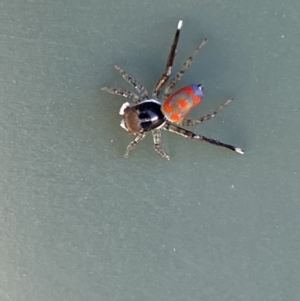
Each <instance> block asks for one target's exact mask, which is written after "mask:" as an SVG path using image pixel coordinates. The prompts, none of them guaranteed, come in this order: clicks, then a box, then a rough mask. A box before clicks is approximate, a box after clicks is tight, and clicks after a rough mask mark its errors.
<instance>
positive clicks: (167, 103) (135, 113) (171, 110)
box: [101, 20, 244, 160]
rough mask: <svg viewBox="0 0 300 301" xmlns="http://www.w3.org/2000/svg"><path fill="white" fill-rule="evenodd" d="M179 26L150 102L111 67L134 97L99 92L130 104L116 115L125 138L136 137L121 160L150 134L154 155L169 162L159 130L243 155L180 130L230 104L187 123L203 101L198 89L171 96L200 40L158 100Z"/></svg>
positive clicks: (126, 76)
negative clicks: (129, 135)
mask: <svg viewBox="0 0 300 301" xmlns="http://www.w3.org/2000/svg"><path fill="white" fill-rule="evenodd" d="M182 24H183V22H182V21H181V20H180V21H179V22H178V25H177V30H176V33H175V36H174V39H173V43H172V46H171V50H170V53H169V56H168V60H167V64H166V67H165V71H164V73H163V74H162V75H161V77H160V78H159V80H158V81H157V83H156V85H155V87H154V89H153V93H152V97H151V98H150V97H149V96H148V92H147V90H146V89H145V87H144V86H143V85H142V84H140V83H139V82H138V81H137V80H136V79H134V78H132V77H131V76H129V74H128V73H127V72H126V71H124V70H123V69H122V68H121V67H119V66H118V65H115V69H116V70H117V71H119V72H120V74H121V75H122V76H123V78H124V79H125V80H126V81H127V82H128V83H130V84H131V85H133V87H134V88H135V90H136V92H137V93H138V94H136V93H133V92H130V91H127V90H124V89H118V88H109V87H102V88H101V89H102V90H103V91H106V92H109V93H112V94H115V95H120V96H123V97H125V98H128V100H130V101H131V103H129V102H125V103H124V104H123V105H122V106H121V108H120V112H119V113H120V115H122V116H123V118H122V121H121V124H120V125H121V127H122V128H124V129H125V130H126V131H127V132H128V133H129V134H134V135H136V138H135V139H134V140H133V141H132V142H131V143H130V144H129V145H128V146H127V149H126V152H125V157H128V156H129V153H130V151H131V150H133V149H134V148H135V146H136V145H137V144H138V143H139V142H140V141H141V140H142V139H144V138H145V136H146V133H147V132H149V131H151V132H152V135H153V142H154V149H155V151H156V152H158V153H159V154H160V155H161V156H162V157H164V158H166V159H168V160H169V159H170V157H169V155H168V154H167V153H166V152H165V151H164V150H163V149H162V148H161V146H160V144H161V129H163V130H167V131H170V132H173V133H175V134H178V135H181V136H183V137H185V138H190V139H195V140H199V141H205V142H208V143H210V144H213V145H217V146H221V147H225V148H227V149H230V150H232V151H235V152H237V153H240V154H243V153H244V151H243V150H242V149H241V148H239V147H235V146H233V145H230V144H226V143H223V142H220V141H218V140H215V139H212V138H207V137H205V136H202V135H199V134H195V133H193V132H191V131H188V130H186V129H184V128H182V127H181V126H191V125H196V124H198V123H202V122H204V121H205V120H208V119H211V118H212V117H214V116H215V115H216V114H217V113H219V112H220V111H221V110H222V109H223V108H224V107H225V106H226V105H227V104H229V103H230V102H231V101H232V98H231V99H228V100H226V101H225V102H224V103H223V104H221V105H220V106H219V107H217V108H216V109H215V110H214V112H213V113H210V114H207V115H205V116H203V117H200V118H199V119H195V120H192V119H187V118H186V115H187V114H188V113H189V112H190V111H191V110H192V109H193V108H194V107H195V106H197V105H198V104H199V103H200V102H201V100H202V98H203V89H202V86H201V85H195V84H191V85H188V86H185V87H183V88H181V89H179V90H178V91H176V92H174V93H172V90H173V88H174V87H175V85H176V84H177V83H178V81H179V80H180V79H181V77H182V75H183V74H184V73H185V72H186V71H187V70H188V68H189V66H190V65H191V63H192V61H193V59H194V57H195V55H196V54H197V52H198V51H199V50H200V49H201V48H202V47H203V46H204V45H205V44H206V43H207V39H204V40H202V42H201V43H200V44H199V46H198V47H197V48H196V49H195V50H194V51H193V53H192V54H191V55H190V57H189V58H188V59H187V60H186V61H185V62H184V64H183V65H182V67H181V69H180V70H179V72H178V73H177V74H176V75H175V77H174V78H173V79H172V80H171V82H170V83H169V84H168V85H167V86H166V88H165V89H164V90H163V95H162V97H161V98H162V101H160V100H159V98H160V97H159V94H160V93H161V92H162V88H163V87H164V85H165V84H166V82H167V81H168V79H169V77H170V75H171V72H172V66H173V61H174V58H175V54H176V49H177V44H178V40H179V35H180V30H181V28H182Z"/></svg>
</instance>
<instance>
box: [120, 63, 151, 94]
mask: <svg viewBox="0 0 300 301" xmlns="http://www.w3.org/2000/svg"><path fill="white" fill-rule="evenodd" d="M114 67H115V69H116V70H117V71H119V72H120V73H121V75H122V76H123V78H124V79H125V80H126V81H127V82H128V83H130V84H131V85H133V86H134V88H135V90H136V91H137V92H138V93H139V94H140V95H141V96H142V98H143V99H149V98H148V92H147V90H146V88H145V87H144V86H143V85H142V84H140V83H139V82H138V81H137V80H136V79H134V78H132V77H131V76H130V75H129V74H128V73H127V72H126V71H124V70H123V69H122V68H121V67H120V66H118V65H115V66H114Z"/></svg>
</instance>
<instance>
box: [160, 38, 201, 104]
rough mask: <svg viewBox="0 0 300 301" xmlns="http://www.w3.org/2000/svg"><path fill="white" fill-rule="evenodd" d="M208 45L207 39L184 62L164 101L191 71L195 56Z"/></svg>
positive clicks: (166, 92) (168, 88)
mask: <svg viewBox="0 0 300 301" xmlns="http://www.w3.org/2000/svg"><path fill="white" fill-rule="evenodd" d="M206 43H207V39H204V40H202V42H201V43H200V45H199V46H198V47H197V48H196V49H195V50H194V52H193V53H192V54H191V56H190V57H189V58H188V59H187V60H186V61H185V62H184V64H183V65H182V67H181V69H180V70H179V71H178V73H177V74H176V75H175V77H174V78H173V80H172V81H171V82H170V83H169V85H168V86H167V87H166V89H165V92H164V96H163V99H165V98H167V97H168V96H169V95H170V94H171V93H172V90H173V88H174V87H175V85H176V84H177V83H178V82H179V80H180V79H181V77H182V76H183V74H184V73H185V72H186V71H187V70H188V69H189V67H190V65H191V63H192V62H193V60H194V57H195V55H196V54H197V53H198V51H199V50H200V49H201V48H202V47H203V46H204V45H205V44H206Z"/></svg>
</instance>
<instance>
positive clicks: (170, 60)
mask: <svg viewBox="0 0 300 301" xmlns="http://www.w3.org/2000/svg"><path fill="white" fill-rule="evenodd" d="M182 25H183V22H182V20H180V21H179V22H178V25H177V30H176V33H175V36H174V39H173V42H172V46H171V49H170V52H169V56H168V60H167V64H166V67H165V71H164V73H163V74H162V75H161V77H160V78H159V80H158V81H157V83H156V85H155V86H154V89H153V93H152V97H153V98H154V99H158V95H159V93H160V91H161V89H162V87H163V85H164V84H165V83H166V82H167V80H168V79H169V77H170V75H171V73H172V66H173V61H174V58H175V55H176V49H177V44H178V40H179V35H180V30H181V28H182Z"/></svg>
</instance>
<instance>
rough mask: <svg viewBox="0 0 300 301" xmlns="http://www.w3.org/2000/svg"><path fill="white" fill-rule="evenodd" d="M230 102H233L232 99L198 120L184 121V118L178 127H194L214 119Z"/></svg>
mask: <svg viewBox="0 0 300 301" xmlns="http://www.w3.org/2000/svg"><path fill="white" fill-rule="evenodd" d="M232 101H233V98H230V99H227V100H226V101H225V102H224V103H222V104H221V105H220V106H218V107H217V108H216V109H215V110H214V111H213V112H212V113H209V114H207V115H205V116H202V117H200V118H199V119H186V118H184V119H183V120H182V121H181V122H180V125H183V126H191V125H195V124H198V123H202V122H204V121H206V120H209V119H211V118H213V117H215V116H216V115H217V114H218V113H219V112H220V111H222V110H223V109H224V107H225V106H227V105H228V104H229V103H231V102H232Z"/></svg>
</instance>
